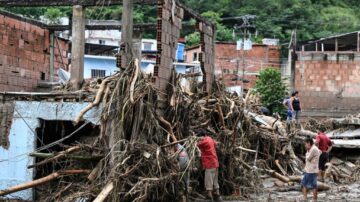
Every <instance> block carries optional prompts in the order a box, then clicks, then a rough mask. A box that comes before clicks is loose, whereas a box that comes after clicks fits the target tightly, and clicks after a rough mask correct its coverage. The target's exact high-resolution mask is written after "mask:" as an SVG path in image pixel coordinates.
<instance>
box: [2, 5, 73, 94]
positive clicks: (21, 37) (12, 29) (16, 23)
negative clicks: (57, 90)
mask: <svg viewBox="0 0 360 202" xmlns="http://www.w3.org/2000/svg"><path fill="white" fill-rule="evenodd" d="M50 36H51V32H50V31H49V30H48V29H46V24H43V23H41V22H39V21H36V20H31V19H28V18H25V17H21V16H19V15H15V14H12V13H9V12H6V11H3V10H1V11H0V91H39V84H41V83H42V82H47V81H52V80H56V76H57V75H56V72H57V70H58V69H59V68H60V67H61V68H63V69H65V70H67V68H68V64H69V59H68V58H67V55H68V50H69V43H68V41H67V40H63V39H61V38H57V37H55V39H54V46H51V43H50V41H51V40H50ZM51 47H54V53H55V54H54V67H53V69H51V65H50V52H51ZM51 72H54V74H51Z"/></svg>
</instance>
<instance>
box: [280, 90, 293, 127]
mask: <svg viewBox="0 0 360 202" xmlns="http://www.w3.org/2000/svg"><path fill="white" fill-rule="evenodd" d="M292 100H293V96H291V97H287V98H286V99H285V100H284V102H283V105H284V106H285V107H286V108H287V118H286V122H287V123H288V124H290V123H291V121H292V119H293V111H294V110H293V107H292V104H291V103H292Z"/></svg>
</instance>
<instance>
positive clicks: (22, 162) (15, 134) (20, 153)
mask: <svg viewBox="0 0 360 202" xmlns="http://www.w3.org/2000/svg"><path fill="white" fill-rule="evenodd" d="M87 105H88V103H85V102H84V103H70V102H66V103H60V102H26V101H17V102H15V112H14V116H13V120H12V125H11V128H10V133H9V142H10V146H9V148H8V149H4V148H2V147H0V189H1V190H3V189H6V188H8V187H11V186H15V185H18V184H22V183H25V182H29V181H32V180H33V171H34V170H33V169H28V168H27V166H28V165H32V164H33V163H34V158H32V157H29V155H28V154H29V153H31V152H33V151H34V150H35V149H36V135H35V134H34V132H33V131H35V130H36V128H37V127H39V124H40V122H39V119H45V120H64V121H72V120H73V119H74V118H75V117H76V115H77V114H78V113H79V112H80V111H81V110H82V109H83V108H85V107H86V106H87ZM100 111H101V110H98V108H94V109H92V110H91V111H89V112H88V113H86V114H85V116H84V119H86V120H89V121H91V122H92V123H94V124H98V123H99V117H100ZM49 135H51V134H49ZM67 135H68V134H67ZM6 197H8V198H10V199H18V198H20V199H23V200H28V201H32V199H33V192H32V189H27V190H24V191H20V192H16V193H13V194H11V195H7V196H6Z"/></svg>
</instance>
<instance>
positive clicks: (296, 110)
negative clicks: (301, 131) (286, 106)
mask: <svg viewBox="0 0 360 202" xmlns="http://www.w3.org/2000/svg"><path fill="white" fill-rule="evenodd" d="M291 107H292V116H293V119H294V120H295V121H296V123H297V124H299V123H300V121H299V120H300V112H301V103H300V99H299V91H295V92H294V93H293V94H292V100H291Z"/></svg>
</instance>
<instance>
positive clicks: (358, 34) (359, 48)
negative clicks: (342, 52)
mask: <svg viewBox="0 0 360 202" xmlns="http://www.w3.org/2000/svg"><path fill="white" fill-rule="evenodd" d="M357 52H360V32H358V33H357Z"/></svg>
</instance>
